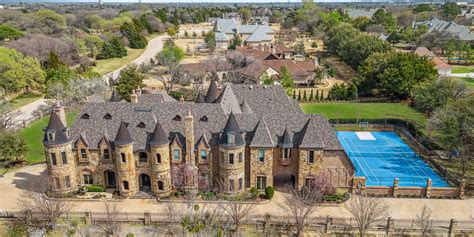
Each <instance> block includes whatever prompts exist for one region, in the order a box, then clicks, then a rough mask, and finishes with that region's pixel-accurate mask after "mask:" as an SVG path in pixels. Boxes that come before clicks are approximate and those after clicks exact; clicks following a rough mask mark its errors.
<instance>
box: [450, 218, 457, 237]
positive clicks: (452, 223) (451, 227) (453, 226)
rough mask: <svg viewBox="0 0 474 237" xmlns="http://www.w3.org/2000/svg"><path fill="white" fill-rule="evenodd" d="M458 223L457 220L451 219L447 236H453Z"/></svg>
mask: <svg viewBox="0 0 474 237" xmlns="http://www.w3.org/2000/svg"><path fill="white" fill-rule="evenodd" d="M457 225H458V221H457V220H455V219H451V222H450V223H449V234H448V236H450V237H451V236H454V234H456V227H457Z"/></svg>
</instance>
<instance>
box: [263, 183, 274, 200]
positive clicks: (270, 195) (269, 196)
mask: <svg viewBox="0 0 474 237" xmlns="http://www.w3.org/2000/svg"><path fill="white" fill-rule="evenodd" d="M273 195H275V190H273V187H272V186H268V187H266V188H265V198H267V199H268V200H272V198H273Z"/></svg>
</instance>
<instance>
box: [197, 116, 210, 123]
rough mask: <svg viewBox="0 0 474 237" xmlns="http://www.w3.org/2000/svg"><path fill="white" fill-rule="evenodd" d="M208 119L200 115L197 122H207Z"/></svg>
mask: <svg viewBox="0 0 474 237" xmlns="http://www.w3.org/2000/svg"><path fill="white" fill-rule="evenodd" d="M208 120H209V119H208V118H207V116H202V117H201V118H200V119H199V122H207V121H208Z"/></svg>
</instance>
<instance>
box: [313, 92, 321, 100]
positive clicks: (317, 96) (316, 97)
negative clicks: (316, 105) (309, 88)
mask: <svg viewBox="0 0 474 237" xmlns="http://www.w3.org/2000/svg"><path fill="white" fill-rule="evenodd" d="M314 98H315V100H316V101H320V99H321V98H319V90H316V96H315V97H314Z"/></svg>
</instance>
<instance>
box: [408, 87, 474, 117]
mask: <svg viewBox="0 0 474 237" xmlns="http://www.w3.org/2000/svg"><path fill="white" fill-rule="evenodd" d="M469 96H472V92H471V91H470V90H469V88H468V87H467V86H466V84H464V83H463V82H461V81H459V80H456V79H452V78H438V79H436V80H433V81H425V82H422V83H420V84H418V85H416V86H415V87H414V88H413V91H412V93H411V97H412V98H413V104H414V107H415V108H416V109H417V110H419V111H421V112H424V113H427V114H428V115H430V114H431V112H433V111H434V110H435V109H437V108H441V107H443V106H445V105H446V104H447V103H448V102H449V101H456V100H460V99H465V98H467V97H469Z"/></svg>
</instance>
